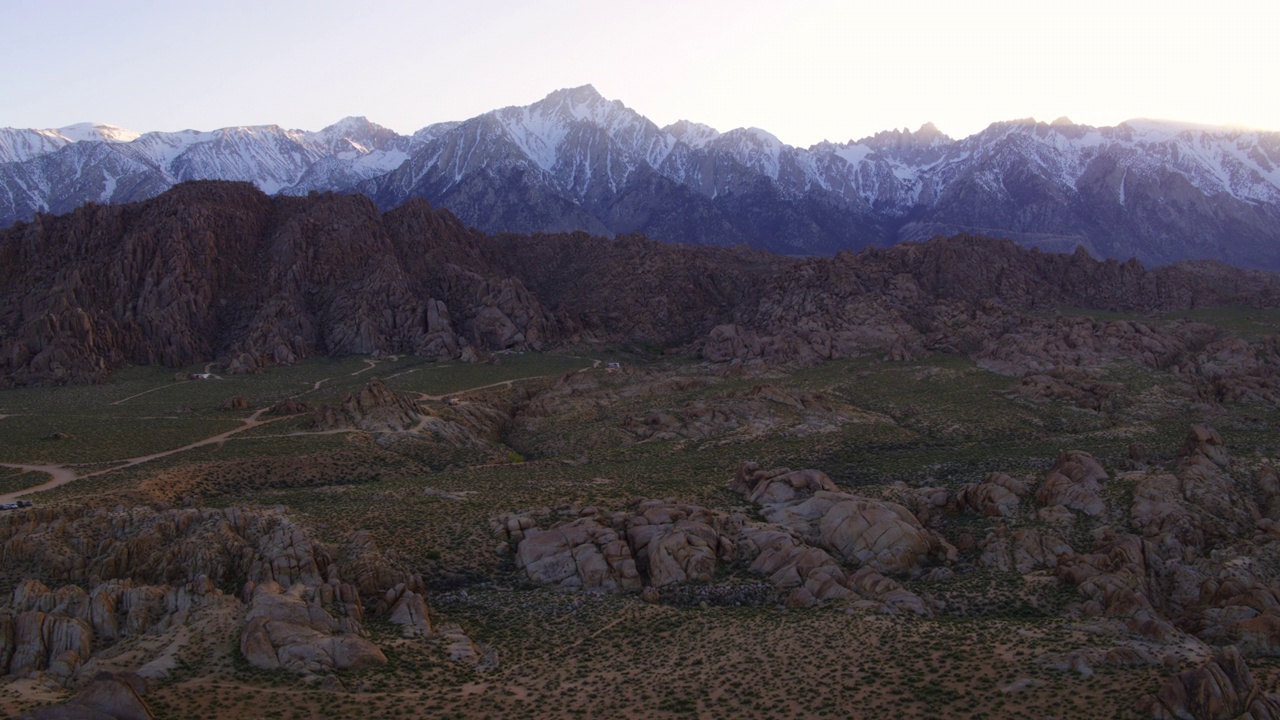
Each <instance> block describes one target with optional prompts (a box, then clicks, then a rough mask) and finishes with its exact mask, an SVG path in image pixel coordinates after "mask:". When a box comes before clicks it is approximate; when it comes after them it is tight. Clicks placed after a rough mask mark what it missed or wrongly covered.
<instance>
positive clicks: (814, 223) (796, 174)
mask: <svg viewBox="0 0 1280 720" xmlns="http://www.w3.org/2000/svg"><path fill="white" fill-rule="evenodd" d="M192 179H231V180H244V181H249V182H252V183H254V184H255V185H257V186H258V187H259V188H261V189H263V190H264V191H266V192H268V193H271V194H277V193H278V194H286V195H301V194H306V193H308V192H311V191H315V190H321V191H323V190H336V191H340V192H361V193H364V194H367V195H369V196H370V197H372V198H374V200H375V201H376V202H377V203H378V205H379V206H381V207H383V208H390V207H394V206H396V205H399V204H401V203H403V202H405V201H407V200H409V199H412V198H425V199H427V200H429V201H430V202H432V203H433V204H436V205H441V206H444V207H447V208H449V209H450V210H452V211H453V212H455V213H456V214H457V215H458V216H459V217H460V218H462V219H463V220H464V221H465V222H467V223H469V224H471V225H473V226H475V227H477V228H479V229H482V230H485V231H488V232H499V231H514V232H537V231H548V232H550V231H561V230H584V231H587V232H590V233H594V234H600V235H613V234H616V233H629V232H641V233H645V234H647V235H650V236H652V237H655V238H658V239H662V240H668V241H681V242H688V243H695V244H704V245H705V244H710V245H732V244H738V243H747V244H750V245H753V246H756V247H761V248H766V249H770V250H774V251H777V252H783V253H788V254H828V253H832V252H835V251H838V250H841V249H858V248H862V247H866V246H869V245H887V244H891V243H894V242H897V241H901V240H918V239H923V238H927V237H930V236H933V235H936V234H951V233H955V232H967V231H978V232H983V233H985V234H989V235H999V236H1004V237H1008V238H1011V239H1013V240H1015V241H1016V242H1019V243H1022V244H1024V245H1032V246H1037V247H1042V248H1046V249H1053V250H1066V251H1070V250H1073V249H1074V248H1075V247H1077V246H1082V247H1084V248H1085V249H1086V250H1087V251H1088V252H1090V253H1092V254H1094V255H1096V256H1102V257H1116V258H1120V259H1127V258H1129V257H1137V258H1139V259H1140V260H1143V261H1144V262H1147V263H1167V262H1173V261H1176V260H1181V259H1192V258H1214V259H1218V260H1223V261H1226V262H1229V263H1233V264H1238V265H1243V266H1248V267H1259V268H1267V269H1278V268H1280V242H1278V241H1277V238H1280V133H1274V132H1254V131H1244V130H1234V129H1224V128H1205V127H1197V126H1188V125H1185V124H1177V123H1168V122H1163V121H1148V120H1134V121H1129V122H1125V123H1122V124H1120V125H1118V126H1116V127H1110V128H1107V127H1104V128H1095V127H1090V126H1087V125H1078V124H1075V123H1072V122H1071V121H1070V120H1067V119H1066V118H1060V119H1058V120H1055V121H1054V122H1053V123H1044V122H1037V121H1036V120H1033V119H1024V120H1015V121H1008V122H998V123H994V124H992V125H991V126H989V127H988V128H987V129H985V130H983V131H982V132H980V133H977V134H975V135H972V136H970V137H967V138H964V139H961V140H955V139H952V138H950V137H948V136H946V135H945V134H944V133H942V132H941V131H940V130H938V128H937V127H935V126H934V125H932V124H928V123H926V124H925V125H923V126H921V127H920V128H919V129H918V130H915V131H910V130H907V129H903V130H890V131H886V132H881V133H877V134H875V135H873V136H871V137H868V138H863V139H861V140H857V141H850V142H846V143H833V142H823V143H819V144H817V145H814V146H812V147H810V148H807V149H806V148H797V147H793V146H790V145H787V144H785V143H783V142H781V141H780V140H778V138H776V137H774V136H773V135H772V134H770V133H769V132H767V131H766V130H762V129H758V128H738V129H731V130H728V131H724V132H721V131H719V130H716V129H714V128H711V127H708V126H706V125H701V124H698V123H695V122H691V121H687V120H682V121H680V122H677V123H674V124H672V125H669V126H667V127H665V128H661V127H658V126H657V125H656V124H654V123H653V122H652V121H651V120H649V119H648V118H646V117H644V116H643V115H641V114H640V113H638V112H636V111H635V110H632V109H631V108H628V107H627V106H626V105H624V104H623V103H622V102H620V101H618V100H609V99H606V98H605V97H603V96H602V95H601V94H600V93H599V92H597V91H596V89H595V88H594V87H592V86H591V85H583V86H581V87H576V88H567V89H562V90H556V91H554V92H552V93H550V94H549V95H547V96H546V97H545V98H543V99H541V100H539V101H537V102H535V103H532V104H530V105H527V106H512V107H506V108H501V109H498V110H493V111H491V112H488V113H485V114H483V115H479V116H477V117H474V118H471V119H469V120H465V121H462V122H450V123H439V124H436V125H432V126H429V127H426V128H423V129H422V130H420V131H418V132H417V133H414V134H413V135H412V136H401V135H398V134H396V133H394V132H392V131H391V130H388V129H386V128H382V127H380V126H378V125H376V124H374V123H371V122H369V121H368V120H367V119H365V118H360V117H353V118H346V119H343V120H341V121H339V122H337V123H335V124H333V125H331V126H329V127H327V128H325V129H323V130H320V131H318V132H304V131H300V130H285V129H282V128H279V127H277V126H258V127H241V128H223V129H220V130H215V131H212V132H196V131H183V132H177V133H146V134H143V135H137V134H135V133H131V132H129V131H123V130H120V129H118V128H112V127H110V126H105V125H92V124H86V125H80V126H70V127H68V128H63V129H61V130H57V131H54V130H13V129H3V130H0V223H4V224H8V223H12V222H14V221H17V220H27V219H30V218H32V217H33V216H34V215H35V213H37V212H54V213H63V212H67V211H69V210H72V209H74V208H75V207H77V206H79V205H81V204H83V203H85V202H114V203H120V202H130V201H135V200H140V199H145V198H148V197H152V196H154V195H156V194H158V193H160V192H162V191H163V190H165V189H167V188H168V187H171V186H172V185H174V184H175V183H177V182H181V181H184V180H192Z"/></svg>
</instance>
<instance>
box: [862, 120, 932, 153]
mask: <svg viewBox="0 0 1280 720" xmlns="http://www.w3.org/2000/svg"><path fill="white" fill-rule="evenodd" d="M953 142H954V141H953V140H952V139H951V138H949V137H947V135H946V134H945V133H943V132H942V131H941V130H939V129H938V126H937V125H934V124H933V123H931V122H927V123H925V124H923V125H921V126H920V129H919V130H916V131H915V132H911V131H910V130H908V129H907V128H903V129H901V130H884V131H881V132H878V133H876V134H875V135H872V136H871V137H868V138H863V139H861V140H859V141H857V142H856V143H854V144H855V145H866V146H867V147H869V148H872V149H875V150H879V151H881V152H898V153H901V152H910V151H916V150H921V149H927V148H933V147H938V146H942V145H950V144H951V143H953Z"/></svg>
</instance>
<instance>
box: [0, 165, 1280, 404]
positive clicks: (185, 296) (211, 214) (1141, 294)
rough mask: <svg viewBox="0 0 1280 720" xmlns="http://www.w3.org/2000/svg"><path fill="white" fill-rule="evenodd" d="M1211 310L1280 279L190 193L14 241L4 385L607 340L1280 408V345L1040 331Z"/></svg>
mask: <svg viewBox="0 0 1280 720" xmlns="http://www.w3.org/2000/svg"><path fill="white" fill-rule="evenodd" d="M215 258H216V262H215V261H214V259H215ZM1215 304H1218V305H1222V304H1243V305H1252V306H1255V307H1257V306H1268V307H1269V306H1275V305H1277V304H1280V280H1277V278H1276V277H1275V276H1272V275H1267V274H1264V273H1248V272H1244V271H1233V270H1230V269H1227V268H1221V267H1208V266H1204V265H1202V264H1201V265H1196V264H1187V265H1182V266H1171V267H1164V268H1158V269H1155V270H1147V269H1145V268H1143V267H1142V266H1141V265H1140V264H1138V263H1137V262H1127V263H1123V264H1121V263H1117V262H1115V261H1106V262H1098V261H1095V260H1093V259H1092V258H1090V257H1088V256H1087V254H1084V253H1076V254H1074V255H1052V254H1046V253H1041V252H1037V251H1029V250H1025V249H1022V248H1019V247H1018V246H1016V245H1015V244H1013V243H1012V242H1009V241H997V240H992V239H989V238H983V237H978V236H971V235H961V236H956V237H953V238H949V239H941V238H939V239H935V240H933V241H930V242H927V243H921V244H902V245H898V246H894V247H891V248H885V249H868V250H865V251H863V252H861V253H859V254H857V255H853V254H850V253H847V252H846V253H841V254H840V255H838V256H836V257H835V258H812V259H807V260H795V259H791V258H783V257H773V256H768V255H765V254H763V253H759V252H755V251H749V250H745V249H723V248H695V247H686V246H672V245H663V244H660V243H654V242H650V241H647V240H645V239H643V238H639V237H630V236H621V237H618V238H615V239H614V240H613V241H611V242H600V241H599V240H598V239H597V238H593V237H589V236H587V235H585V234H582V233H575V234H568V235H538V236H534V237H520V236H501V237H497V238H489V237H485V236H483V235H480V234H479V233H476V232H475V231H473V230H469V229H467V228H466V227H464V226H463V225H462V223H460V222H459V221H458V220H457V218H455V217H453V216H452V215H450V214H449V213H447V212H437V211H435V210H432V209H431V208H430V207H429V206H428V205H427V204H426V203H424V202H422V201H411V202H409V203H406V204H405V205H402V206H400V207H398V208H396V209H394V210H391V211H388V212H387V213H385V214H383V213H380V212H379V211H378V209H377V208H376V207H375V206H374V205H373V203H371V202H370V201H369V200H368V199H366V198H362V197H359V196H353V195H335V194H318V195H315V196H312V197H306V198H290V197H275V198H268V197H267V196H265V195H263V194H262V193H260V192H258V191H257V190H255V189H254V188H253V187H252V186H250V185H248V184H245V183H227V182H193V183H187V184H183V185H179V186H177V187H175V188H173V189H172V190H170V191H168V192H166V193H164V194H163V195H160V196H159V197H156V198H154V199H151V200H147V201H145V202H142V203H137V204H133V205H123V206H98V205H91V206H85V207H82V208H80V209H78V210H76V211H75V212H73V213H71V214H70V215H66V216H62V217H53V216H49V215H40V216H39V217H37V218H36V219H35V220H34V221H32V222H30V223H25V224H19V225H17V226H15V227H13V228H10V229H8V230H4V231H2V232H0V383H3V384H4V385H6V386H8V385H30V384H48V383H64V382H94V381H99V380H101V379H103V378H104V377H105V376H106V375H107V374H108V373H109V372H110V371H111V370H112V369H114V368H117V367H120V366H122V365H123V364H125V363H133V364H164V365H168V366H183V365H190V364H194V363H197V362H208V361H211V360H216V361H219V362H220V363H221V365H222V367H223V368H224V369H225V370H226V371H227V372H232V373H243V372H257V371H260V370H263V369H265V368H267V367H269V366H271V365H279V364H288V363H295V362H298V361H300V360H302V359H304V358H307V357H310V356H313V355H315V354H318V353H329V354H351V353H361V354H391V353H401V352H403V353H412V354H416V355H420V356H424V357H432V358H441V359H444V358H449V359H472V360H474V359H477V358H478V357H479V355H480V354H482V353H484V352H486V351H495V350H504V349H510V348H515V349H526V348H527V349H542V348H550V347H556V346H562V347H563V346H570V345H581V344H583V343H613V344H640V345H657V346H661V347H672V346H682V347H686V348H690V349H693V350H696V351H698V352H700V353H701V354H702V355H703V357H705V358H707V359H708V360H711V361H714V362H732V363H740V364H741V363H745V364H761V363H767V364H796V363H801V364H813V363H817V362H821V361H824V360H828V359H833V358H841V357H854V356H858V355H862V354H866V353H876V354H881V355H884V356H886V357H889V358H896V359H904V358H908V357H915V356H919V355H921V354H923V353H925V352H931V351H941V352H950V353H963V354H968V355H971V356H973V357H974V358H975V359H976V360H978V362H979V363H980V364H982V365H984V366H985V367H989V368H991V369H993V370H996V371H998V372H1005V373H1011V374H1025V375H1030V376H1033V377H1036V378H1050V377H1051V376H1052V375H1054V374H1056V375H1058V376H1060V378H1059V380H1045V379H1037V380H1033V381H1032V382H1031V385H1032V387H1039V388H1040V390H1034V392H1042V393H1043V394H1048V395H1050V396H1053V395H1058V394H1061V393H1066V394H1068V395H1071V396H1072V397H1074V398H1075V399H1076V401H1077V402H1079V403H1080V404H1082V405H1084V406H1091V407H1093V408H1094V409H1103V408H1105V407H1106V406H1107V404H1108V403H1109V402H1111V400H1110V399H1109V397H1110V395H1111V394H1114V393H1113V391H1114V389H1108V388H1106V387H1104V386H1101V385H1097V384H1096V383H1095V384H1094V385H1092V386H1090V385H1088V384H1087V383H1083V382H1077V380H1075V379H1071V378H1074V377H1076V376H1075V375H1072V374H1071V373H1070V372H1067V373H1066V374H1063V373H1062V372H1059V371H1058V370H1056V368H1060V367H1066V368H1081V367H1090V366H1096V365H1098V364H1101V363H1105V362H1109V361H1110V360H1113V359H1117V358H1129V359H1132V360H1135V361H1137V362H1139V363H1142V364H1143V365H1146V366H1148V367H1152V368H1174V367H1175V365H1176V369H1177V371H1178V372H1179V373H1181V374H1182V375H1183V376H1184V377H1186V378H1188V379H1189V380H1190V381H1192V382H1193V383H1194V385H1195V388H1196V390H1195V391H1196V392H1198V393H1201V394H1203V395H1205V396H1206V397H1210V398H1213V399H1215V400H1216V401H1247V400H1249V399H1256V398H1262V399H1265V398H1274V397H1275V396H1276V387H1277V382H1278V380H1277V375H1276V371H1275V369H1274V368H1275V364H1274V363H1268V362H1267V360H1266V359H1267V357H1274V356H1275V352H1276V341H1275V340H1268V341H1265V342H1261V343H1255V344H1252V345H1250V344H1248V343H1245V344H1241V343H1242V342H1243V341H1237V342H1231V341H1228V340H1224V339H1222V338H1219V337H1218V335H1219V334H1220V333H1219V332H1218V331H1217V330H1216V329H1214V328H1211V327H1209V326H1207V325H1202V324H1196V323H1183V324H1182V325H1180V326H1175V327H1161V326H1157V325H1155V324H1149V323H1143V322H1132V321H1127V320H1119V321H1108V322H1103V321H1095V320H1090V319H1088V318H1076V317H1057V318H1046V317H1044V316H1043V312H1041V311H1047V310H1051V309H1053V308H1056V307H1060V306H1064V305H1066V306H1074V307H1082V308H1091V309H1097V310H1108V311H1129V312H1146V311H1171V310H1182V309H1188V308H1191V307H1202V306H1206V305H1215ZM813 409H814V408H806V410H807V411H808V410H813ZM819 414H821V413H819Z"/></svg>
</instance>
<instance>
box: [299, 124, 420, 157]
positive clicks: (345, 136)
mask: <svg viewBox="0 0 1280 720" xmlns="http://www.w3.org/2000/svg"><path fill="white" fill-rule="evenodd" d="M307 136H308V139H309V140H310V141H311V142H314V143H318V144H319V145H320V146H321V147H323V148H324V149H326V150H328V151H329V152H332V153H334V154H337V155H346V156H350V157H355V156H357V155H367V154H368V153H371V152H374V151H377V150H387V149H391V146H392V145H395V144H397V141H399V140H401V139H402V138H401V136H400V135H399V134H397V133H396V132H395V131H394V130H390V129H388V128H385V127H382V126H381V125H378V124H377V123H373V122H370V121H369V119H368V118H365V117H346V118H343V119H341V120H339V121H338V122H336V123H334V124H332V125H330V126H329V127H327V128H325V129H323V130H321V131H319V132H315V133H307Z"/></svg>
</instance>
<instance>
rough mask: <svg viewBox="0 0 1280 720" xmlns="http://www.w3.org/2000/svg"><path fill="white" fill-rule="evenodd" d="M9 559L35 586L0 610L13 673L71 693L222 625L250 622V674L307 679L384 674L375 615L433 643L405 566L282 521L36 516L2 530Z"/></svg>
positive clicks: (230, 514)
mask: <svg viewBox="0 0 1280 720" xmlns="http://www.w3.org/2000/svg"><path fill="white" fill-rule="evenodd" d="M0 548H2V550H0V568H3V569H4V570H6V571H9V572H13V571H18V572H23V573H24V574H27V575H28V579H27V580H25V581H23V582H21V583H19V584H18V585H17V587H16V588H15V589H14V592H13V596H12V598H11V600H10V602H9V603H8V607H7V608H0V672H3V673H5V674H11V675H23V674H27V673H29V672H33V671H38V672H43V673H45V674H46V675H47V676H49V677H51V678H53V679H55V680H58V681H61V682H68V683H70V682H74V681H75V680H76V679H77V678H79V677H80V674H81V670H82V668H88V667H90V666H89V664H88V663H89V661H90V659H91V658H92V657H93V656H94V654H95V653H96V652H97V651H98V649H99V648H102V647H110V646H111V645H112V644H113V643H115V642H117V641H119V640H121V639H124V638H129V637H139V636H142V635H146V634H157V633H161V634H162V633H166V632H168V631H170V630H173V629H174V628H176V627H178V626H180V625H182V624H184V623H186V622H189V621H190V620H192V619H194V618H198V617H203V616H205V615H209V614H212V613H221V614H223V615H224V616H226V617H237V618H243V619H242V620H239V621H238V622H240V623H242V625H241V626H240V646H241V651H242V653H243V655H244V657H245V658H246V659H247V660H248V661H249V662H250V663H251V664H254V665H256V666H258V667H262V668H267V669H277V668H283V669H287V670H292V671H296V672H300V673H304V674H317V673H325V672H332V671H341V670H348V669H360V668H365V667H371V666H375V665H378V664H382V663H385V662H386V658H385V657H384V656H383V655H382V653H381V651H380V650H379V649H378V648H377V647H376V646H375V645H373V643H371V642H370V641H369V640H368V638H367V633H365V631H364V629H363V621H364V617H365V615H366V613H372V614H374V615H377V616H379V617H384V618H387V619H388V620H390V621H391V622H393V623H396V624H399V625H401V626H403V627H404V629H405V633H406V634H407V635H425V634H429V633H430V632H431V623H430V618H429V615H428V609H427V606H426V595H425V588H424V584H423V581H422V579H421V577H419V576H418V575H417V574H415V573H413V572H412V571H411V570H410V569H409V568H408V566H407V565H406V563H404V562H403V561H402V560H401V559H400V558H399V556H398V555H397V554H396V553H394V552H382V551H380V550H379V549H378V548H377V546H376V545H375V544H374V543H373V541H372V538H371V537H370V536H369V535H368V534H366V533H357V534H356V535H354V536H352V537H351V538H349V539H348V540H347V541H346V542H344V543H342V544H340V545H339V546H338V547H337V548H336V549H331V548H330V547H329V546H327V545H326V544H324V543H320V542H318V541H316V540H315V539H313V538H312V537H311V535H310V534H309V533H308V532H307V531H306V530H305V529H304V528H303V527H301V526H299V525H297V524H296V523H294V522H293V521H291V520H290V519H289V518H287V517H286V516H285V515H284V514H283V513H282V512H279V511H275V510H261V509H253V508H228V509H225V510H208V509H168V510H156V509H152V508H143V507H135V508H124V507H117V508H112V509H106V508H102V509H90V508H82V509H72V508H62V509H32V510H28V511H26V512H25V513H24V514H19V515H15V514H10V515H7V516H5V517H4V518H3V519H2V520H0ZM35 577H43V578H48V579H52V580H56V581H58V582H63V583H68V584H67V585H65V586H63V587H61V588H58V589H57V590H51V589H50V588H49V587H47V586H46V585H45V584H44V583H43V582H41V581H40V580H36V579H34V578H35ZM223 587H237V588H238V589H237V590H236V592H235V593H234V594H224V593H223V592H222V591H221V590H220V589H219V588H223ZM85 588H87V589H85Z"/></svg>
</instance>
